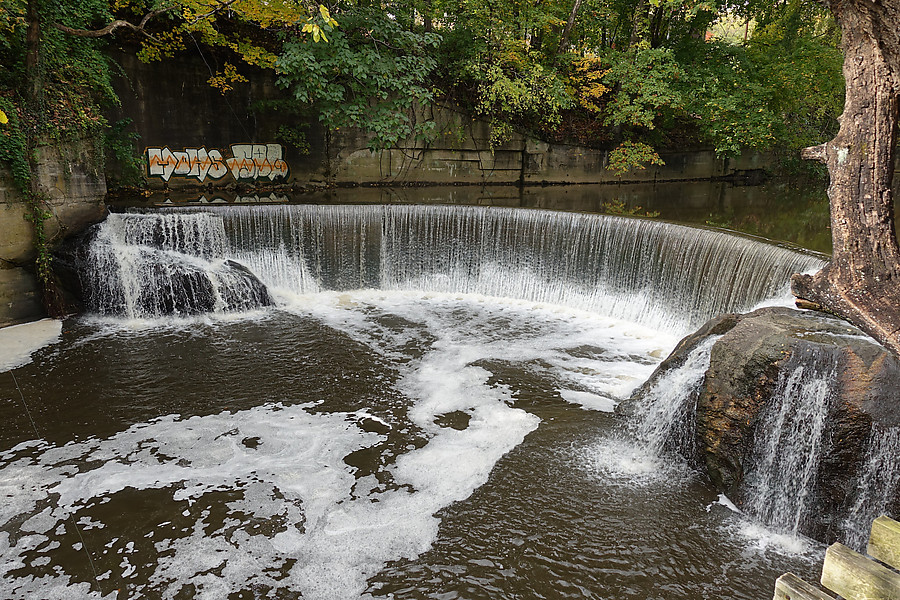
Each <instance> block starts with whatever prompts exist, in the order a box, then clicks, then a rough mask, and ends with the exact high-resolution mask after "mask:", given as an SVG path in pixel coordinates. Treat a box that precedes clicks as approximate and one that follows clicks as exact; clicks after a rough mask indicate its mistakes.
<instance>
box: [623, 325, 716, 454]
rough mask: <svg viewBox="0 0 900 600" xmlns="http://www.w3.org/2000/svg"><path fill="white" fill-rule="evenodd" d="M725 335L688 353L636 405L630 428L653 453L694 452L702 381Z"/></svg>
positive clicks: (712, 339)
mask: <svg viewBox="0 0 900 600" xmlns="http://www.w3.org/2000/svg"><path fill="white" fill-rule="evenodd" d="M720 337H722V336H719V335H713V336H709V337H708V338H706V339H705V340H703V341H702V342H700V343H699V344H698V345H697V347H696V348H694V349H693V350H691V352H690V353H689V354H688V356H687V359H686V360H685V361H684V364H682V365H680V366H679V367H677V368H674V369H671V370H669V371H667V372H666V373H665V374H663V375H662V376H661V377H660V378H659V379H657V380H656V381H655V382H654V383H653V385H652V387H650V389H648V390H647V391H646V392H645V393H644V394H643V395H642V396H641V403H640V404H639V405H638V406H636V407H635V408H634V415H633V418H632V419H631V421H630V423H629V424H630V429H631V433H632V435H633V436H634V437H635V439H636V440H637V441H638V442H640V443H641V444H642V446H643V447H644V448H645V450H646V451H647V452H648V453H650V454H651V455H654V456H661V455H662V454H663V453H664V452H666V451H675V452H679V453H681V454H683V455H685V456H691V455H693V451H694V447H695V411H694V408H695V407H696V403H697V395H698V394H699V392H700V389H699V388H700V384H701V382H702V381H703V378H704V377H705V376H706V371H707V370H708V369H709V358H710V352H711V351H712V347H713V345H715V343H716V341H717V340H718V339H719V338H720Z"/></svg>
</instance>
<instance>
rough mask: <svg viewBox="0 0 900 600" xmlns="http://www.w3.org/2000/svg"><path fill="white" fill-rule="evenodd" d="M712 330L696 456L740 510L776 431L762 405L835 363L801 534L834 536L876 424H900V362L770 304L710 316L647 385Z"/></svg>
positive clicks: (832, 326)
mask: <svg viewBox="0 0 900 600" xmlns="http://www.w3.org/2000/svg"><path fill="white" fill-rule="evenodd" d="M710 335H721V338H719V339H718V341H717V342H716V343H715V345H714V346H713V347H712V351H711V353H710V366H709V369H708V370H707V372H706V377H705V380H704V382H703V383H702V386H701V389H700V390H699V393H698V395H697V406H696V415H695V418H696V440H695V443H694V444H693V446H694V448H693V450H691V452H693V453H694V456H691V457H689V458H692V459H693V460H694V461H696V462H697V463H698V464H699V465H702V466H704V467H705V470H706V472H707V473H708V474H709V478H710V480H711V481H712V483H713V484H714V485H715V486H716V487H717V488H718V489H719V490H720V491H722V492H724V493H725V494H726V495H728V497H729V498H731V499H732V500H733V501H734V502H735V503H736V504H738V506H742V505H746V504H747V503H748V502H749V501H750V498H749V496H750V495H751V494H752V493H754V492H753V491H752V490H750V489H749V488H750V487H751V486H750V485H748V479H751V478H752V476H753V471H754V469H758V468H759V465H758V464H756V463H755V462H754V461H758V456H757V455H755V454H754V448H756V447H757V446H758V440H759V438H760V437H764V436H771V435H772V433H773V432H772V431H771V428H772V422H771V420H769V419H768V418H767V417H766V416H765V414H766V411H765V409H766V407H767V406H768V405H769V404H770V403H772V402H773V400H772V398H773V396H774V395H776V385H781V388H779V393H782V394H783V392H784V389H783V388H784V381H785V380H786V378H787V377H789V376H790V374H791V373H794V372H796V369H797V368H798V365H803V368H805V369H807V370H810V369H817V368H827V369H829V373H830V375H829V378H828V381H829V384H828V385H829V387H828V398H827V401H826V402H825V406H826V409H825V410H827V416H826V418H825V421H824V423H825V432H824V435H823V436H822V438H821V439H822V442H821V450H820V454H819V460H818V471H817V473H816V475H815V477H814V478H813V479H812V480H811V481H812V483H811V484H810V485H811V488H812V489H810V490H809V493H810V494H812V496H811V497H810V498H811V499H810V500H807V502H810V503H811V504H812V505H813V506H815V507H816V510H815V511H814V512H815V515H813V516H811V517H808V518H806V519H805V520H804V522H803V524H802V525H801V527H800V530H801V531H802V532H803V533H805V534H807V535H810V536H811V537H814V538H816V539H819V540H822V541H831V540H833V539H835V538H836V537H837V536H838V533H839V532H838V530H839V529H840V527H841V524H840V521H841V519H842V518H843V517H842V516H841V515H844V514H845V513H846V512H847V510H849V508H848V507H849V505H851V504H852V503H853V502H854V501H855V500H854V498H853V493H854V491H855V490H856V489H857V483H858V481H857V480H858V478H859V477H860V476H861V473H863V472H864V471H865V469H864V467H865V465H864V463H865V461H866V460H867V456H868V450H869V440H870V439H871V436H872V430H873V427H880V428H887V427H897V426H900V361H898V360H897V358H896V357H895V356H893V355H892V354H890V353H889V352H888V351H886V350H885V349H884V348H883V347H881V346H880V345H878V344H876V343H875V342H874V341H872V340H871V338H869V337H867V336H865V335H864V334H862V333H861V332H860V331H859V330H857V329H855V328H854V327H852V326H850V325H848V324H847V323H845V322H843V321H839V320H837V319H832V318H829V317H826V316H824V315H820V314H817V313H809V312H800V311H796V310H791V309H788V308H767V309H761V310H758V311H755V312H752V313H749V314H746V315H723V316H721V317H717V318H716V319H713V320H712V321H710V322H709V323H707V324H706V325H705V326H704V327H703V328H701V329H700V330H699V331H698V332H696V333H695V334H692V335H691V336H688V337H687V338H685V339H684V340H682V342H681V343H680V344H679V345H678V347H677V348H676V349H675V351H674V352H673V353H672V355H671V356H670V357H669V358H668V359H666V361H664V362H663V363H662V364H661V365H660V367H659V369H658V370H657V372H656V373H654V375H653V377H651V379H650V380H649V381H648V382H647V384H645V386H644V388H642V389H645V388H646V387H647V386H652V385H653V382H654V380H655V379H656V378H658V377H659V376H660V375H661V374H662V373H664V372H666V371H667V370H669V369H672V368H677V367H678V366H679V365H680V364H681V363H683V362H684V357H686V356H687V354H688V353H689V352H690V351H691V350H692V349H693V348H694V347H696V346H697V345H698V344H699V343H701V342H702V341H703V340H704V339H706V338H707V337H708V336H710ZM817 365H818V366H817ZM822 365H825V366H824V367H823V366H822ZM779 382H781V383H779ZM640 393H641V391H640V390H639V391H638V393H637V396H638V397H639V395H640ZM791 393H794V394H797V393H798V392H797V390H790V389H789V390H788V398H790V394H791ZM636 401H639V399H638V400H636ZM798 402H799V399H798ZM771 410H772V409H770V411H771ZM757 452H758V451H757ZM898 459H900V457H898ZM757 491H758V490H757ZM891 493H892V494H893V499H892V500H891V501H889V508H891V509H893V510H895V514H896V509H900V490H896V489H894V490H893V491H892V492H891Z"/></svg>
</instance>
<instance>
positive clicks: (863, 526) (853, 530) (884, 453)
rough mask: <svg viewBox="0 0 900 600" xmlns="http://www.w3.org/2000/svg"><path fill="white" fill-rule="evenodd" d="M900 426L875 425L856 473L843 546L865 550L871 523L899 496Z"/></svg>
mask: <svg viewBox="0 0 900 600" xmlns="http://www.w3.org/2000/svg"><path fill="white" fill-rule="evenodd" d="M898 457H900V427H881V426H874V427H873V428H872V435H871V436H870V438H869V444H868V452H867V458H866V461H865V466H864V467H863V470H862V472H861V473H859V474H858V478H857V486H856V490H855V492H854V494H853V495H852V496H851V497H852V498H853V504H852V506H851V507H850V510H849V511H848V514H847V518H846V519H845V520H844V523H843V530H844V537H845V543H846V545H848V546H850V547H851V548H854V549H856V550H858V551H860V552H863V551H865V547H866V542H867V540H868V531H869V527H870V525H871V524H872V520H873V519H874V518H876V517H878V516H880V515H881V514H884V512H885V509H887V507H888V503H889V502H890V499H891V498H893V497H897V496H900V460H898Z"/></svg>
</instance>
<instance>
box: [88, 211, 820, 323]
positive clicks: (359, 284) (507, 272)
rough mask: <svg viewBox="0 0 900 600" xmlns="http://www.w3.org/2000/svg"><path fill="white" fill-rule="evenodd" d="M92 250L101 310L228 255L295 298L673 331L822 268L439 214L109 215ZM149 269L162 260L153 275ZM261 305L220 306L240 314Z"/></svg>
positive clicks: (639, 229) (697, 238) (609, 228)
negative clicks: (457, 296)
mask: <svg viewBox="0 0 900 600" xmlns="http://www.w3.org/2000/svg"><path fill="white" fill-rule="evenodd" d="M92 254H93V256H92V259H91V263H92V264H91V265H90V266H89V269H90V275H88V277H87V279H89V280H90V282H91V284H90V287H91V288H92V289H94V290H95V291H94V295H95V297H96V300H95V301H94V302H93V304H92V306H93V307H94V310H99V311H101V312H110V311H112V310H113V308H114V307H118V306H123V305H124V312H125V314H135V313H136V312H139V311H141V310H143V311H144V313H145V315H146V316H152V315H153V314H158V313H161V312H162V313H164V312H166V310H167V309H168V308H169V306H168V305H169V304H173V302H171V301H169V302H168V303H167V302H165V301H162V300H160V299H159V298H156V297H152V298H150V300H149V301H148V300H145V299H143V297H144V296H147V295H148V294H150V295H152V294H155V293H157V291H159V290H167V289H168V288H171V284H169V283H167V280H166V277H169V279H171V278H172V277H171V272H172V271H173V269H172V268H171V266H170V265H172V264H173V263H177V265H178V267H179V268H180V269H183V270H184V272H185V273H187V274H188V275H182V276H181V278H182V279H185V278H186V279H188V281H187V282H186V283H184V284H182V285H180V286H179V290H180V289H181V288H184V289H188V288H191V287H196V283H195V278H196V277H197V276H198V271H204V270H205V271H206V272H208V273H212V274H213V277H211V279H222V273H223V272H230V271H233V270H234V269H231V268H229V265H231V263H222V262H221V261H222V259H226V258H230V259H233V260H235V261H237V262H238V263H240V264H242V265H245V266H246V267H247V268H248V269H249V270H250V271H251V272H252V273H253V274H254V275H255V276H256V277H258V278H259V279H260V280H261V281H262V282H263V283H265V284H266V285H267V286H268V287H269V288H270V289H272V290H281V291H285V292H288V293H292V294H305V293H310V292H316V291H319V290H322V289H329V290H351V289H364V288H380V289H394V290H397V289H415V290H422V291H433V292H451V293H479V294H483V295H488V296H498V297H509V298H519V299H525V300H530V301H536V302H547V303H553V304H561V305H565V306H570V307H574V308H581V309H587V310H591V311H592V312H597V313H600V314H605V315H609V316H612V317H615V318H620V319H623V320H627V321H632V322H637V323H642V324H647V325H651V326H653V327H655V328H658V329H661V330H666V331H672V332H676V333H683V332H686V331H688V330H689V329H691V328H692V327H695V326H697V325H698V324H700V323H702V322H704V321H705V320H706V319H708V318H710V317H712V316H714V315H717V314H720V313H723V312H730V311H742V310H747V309H749V308H751V307H753V306H754V305H756V304H758V303H760V302H764V301H770V302H771V301H772V300H773V299H775V298H786V297H787V289H786V285H785V282H786V281H787V280H788V277H789V276H790V275H791V274H792V273H794V272H797V271H805V270H809V269H814V268H818V267H819V266H821V264H822V262H821V260H820V259H818V258H816V257H813V256H809V255H804V254H801V253H798V252H795V251H792V250H788V249H785V248H780V247H777V246H774V245H771V244H765V243H761V242H757V241H755V240H751V239H748V238H743V237H739V236H734V235H727V234H724V233H720V232H715V231H707V230H698V229H693V228H688V227H682V226H678V225H673V224H668V223H660V222H654V221H650V220H635V219H624V218H618V217H606V216H598V215H584V214H574V213H555V212H549V211H540V210H528V211H522V210H508V209H500V208H489V209H488V208H476V207H444V206H434V207H418V206H266V207H252V208H250V207H227V208H224V207H223V208H219V207H217V208H215V209H206V210H204V211H201V212H194V213H185V212H184V211H181V210H171V211H166V212H157V213H153V214H124V215H111V217H110V219H108V221H107V223H105V224H103V225H102V226H101V233H100V234H99V235H98V236H97V240H96V241H95V243H94V246H93V250H92ZM151 256H152V258H151ZM216 259H218V262H217V261H216ZM151 263H152V264H153V265H159V264H162V265H167V266H166V268H164V269H162V270H163V272H162V273H157V272H156V271H159V270H160V267H159V266H151ZM223 264H224V265H225V266H224V267H223ZM148 273H149V276H148ZM145 288H146V289H145ZM217 289H219V288H217ZM147 290H150V291H147ZM179 290H175V292H174V293H175V294H176V295H177V296H178V297H179V298H180V297H181V296H180V295H178V294H179ZM236 295H237V296H238V297H240V294H236ZM256 300H257V298H255V297H253V298H251V301H248V302H247V303H246V304H245V305H244V306H235V305H234V304H233V303H229V302H217V303H214V304H215V307H216V309H219V310H221V309H222V306H224V307H225V308H224V309H225V310H235V309H238V310H239V309H241V308H247V307H248V305H249V304H252V302H255V301H256ZM174 304H175V305H176V306H180V305H181V304H183V302H174ZM188 312H190V311H188ZM142 316H144V315H142Z"/></svg>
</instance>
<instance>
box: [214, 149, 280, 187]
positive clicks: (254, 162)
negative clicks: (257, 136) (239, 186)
mask: <svg viewBox="0 0 900 600" xmlns="http://www.w3.org/2000/svg"><path fill="white" fill-rule="evenodd" d="M231 156H233V158H229V159H228V161H227V162H228V168H229V169H231V175H232V176H233V177H234V178H235V179H261V178H263V177H268V178H269V179H270V180H272V181H274V180H275V179H277V178H279V177H282V178H284V177H287V174H288V166H287V163H286V162H284V159H283V158H282V149H281V144H237V145H234V146H232V147H231Z"/></svg>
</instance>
